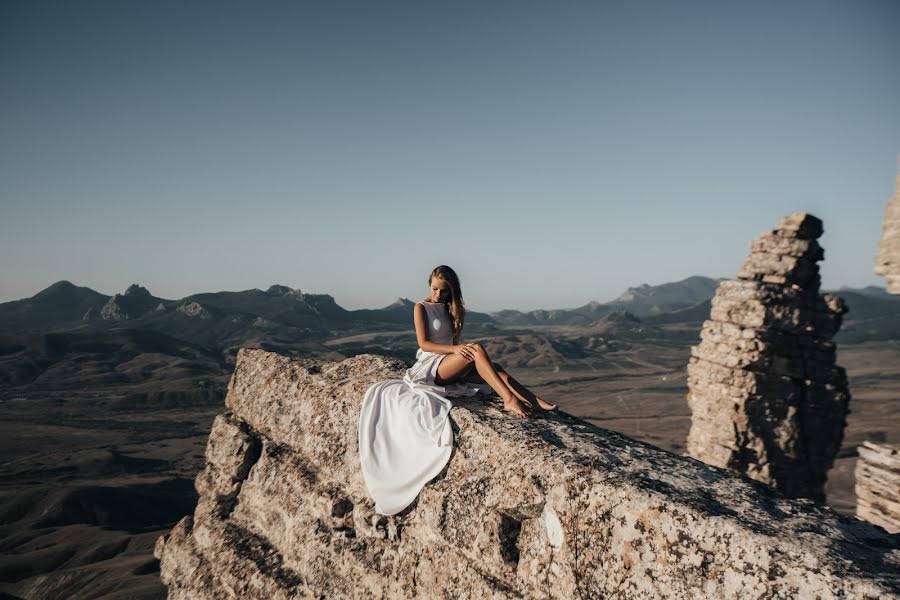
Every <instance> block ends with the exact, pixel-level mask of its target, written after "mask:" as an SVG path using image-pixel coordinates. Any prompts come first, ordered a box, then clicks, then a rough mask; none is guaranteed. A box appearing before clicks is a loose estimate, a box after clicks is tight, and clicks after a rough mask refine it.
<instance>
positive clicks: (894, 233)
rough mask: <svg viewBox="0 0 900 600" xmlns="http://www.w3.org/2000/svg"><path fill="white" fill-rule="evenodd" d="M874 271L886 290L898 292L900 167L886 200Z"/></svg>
mask: <svg viewBox="0 0 900 600" xmlns="http://www.w3.org/2000/svg"><path fill="white" fill-rule="evenodd" d="M898 163H900V159H898ZM898 167H900V164H898ZM875 272H876V273H878V274H879V275H882V276H884V278H885V283H886V284H887V291H889V292H890V293H892V294H900V168H898V173H897V185H896V190H895V192H894V195H893V197H892V198H891V199H890V200H888V204H887V208H886V209H885V211H884V228H883V230H882V232H881V242H880V243H879V244H878V257H877V258H876V259H875Z"/></svg>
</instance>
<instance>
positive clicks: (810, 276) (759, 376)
mask: <svg viewBox="0 0 900 600" xmlns="http://www.w3.org/2000/svg"><path fill="white" fill-rule="evenodd" d="M821 235H822V222H821V221H820V220H819V219H817V218H815V217H813V216H811V215H808V214H804V213H797V214H794V215H791V216H789V217H785V218H784V219H782V220H781V221H780V222H779V223H778V225H777V227H776V228H775V229H774V230H772V231H770V232H767V233H764V234H762V235H761V236H759V237H758V238H756V239H755V240H753V242H752V244H751V252H750V256H749V257H748V258H747V260H746V262H745V263H744V265H743V266H742V267H741V269H740V271H739V273H738V276H737V279H732V280H727V281H723V282H722V283H721V284H720V285H719V288H718V290H717V291H716V295H715V297H714V298H713V300H712V308H711V310H710V319H709V320H708V321H706V322H705V323H704V324H703V329H702V331H701V333H700V338H701V342H700V344H699V345H697V346H694V347H693V348H691V355H692V356H691V359H690V363H689V365H688V386H689V388H690V391H689V393H688V403H689V405H690V407H691V412H692V421H691V429H690V433H689V434H688V440H687V442H688V443H687V446H688V454H689V455H690V456H693V457H694V458H698V459H700V460H702V461H704V462H706V463H709V464H711V465H716V466H719V467H727V468H730V469H733V470H736V471H739V472H742V473H745V474H747V475H749V476H750V477H752V478H754V479H758V480H760V481H763V482H765V483H768V484H771V485H773V486H775V487H777V488H778V489H779V490H780V491H782V492H783V493H784V494H786V495H788V496H792V497H808V498H812V499H814V500H818V501H824V499H825V493H824V487H825V481H826V475H827V472H828V469H830V468H831V466H832V464H833V461H834V457H835V455H836V454H837V451H838V450H839V449H840V446H841V441H842V439H843V434H844V426H845V425H846V415H847V413H848V402H849V400H850V392H849V390H848V387H847V375H846V372H845V371H844V369H842V368H841V367H838V366H836V365H835V346H834V343H833V342H831V341H829V339H830V338H831V337H833V336H834V334H835V333H837V331H838V329H839V328H840V325H841V317H842V315H843V314H844V313H845V312H846V308H845V307H844V304H843V301H842V300H841V299H840V298H838V297H836V296H831V295H828V294H826V295H819V284H820V277H819V269H818V266H817V264H816V263H817V261H820V260H822V258H823V257H824V252H823V250H822V248H821V247H820V246H819V244H818V242H817V241H816V239H817V238H818V237H819V236H821Z"/></svg>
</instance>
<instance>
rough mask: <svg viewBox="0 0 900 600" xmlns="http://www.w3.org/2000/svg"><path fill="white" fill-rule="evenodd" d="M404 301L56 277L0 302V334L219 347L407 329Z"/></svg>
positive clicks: (479, 316) (475, 317) (485, 320)
mask: <svg viewBox="0 0 900 600" xmlns="http://www.w3.org/2000/svg"><path fill="white" fill-rule="evenodd" d="M412 307H413V302H412V301H411V300H409V299H406V298H398V299H397V301H396V302H394V303H392V304H390V305H389V306H386V307H384V308H381V309H362V310H346V309H344V308H342V307H341V306H339V305H338V304H337V303H336V302H335V300H334V298H333V297H332V296H330V295H328V294H304V293H302V292H301V291H300V290H297V289H292V288H290V287H288V286H284V285H272V286H270V287H269V288H268V289H267V290H266V291H262V290H260V289H251V290H243V291H239V292H206V293H197V294H191V295H190V296H185V297H184V298H181V299H180V300H167V299H164V298H159V297H156V296H154V295H153V294H151V293H150V291H149V290H147V289H146V288H144V287H142V286H140V285H138V284H132V285H130V286H129V287H128V289H127V290H125V292H124V293H122V294H115V295H113V296H107V295H105V294H100V293H98V292H95V291H94V290H91V289H89V288H84V287H77V286H75V285H73V284H71V283H70V282H68V281H60V282H57V283H55V284H53V285H51V286H50V287H48V288H47V289H45V290H43V291H41V292H39V293H37V294H35V295H34V296H32V297H31V298H26V299H23V300H16V301H14V302H6V303H2V304H0V335H3V334H6V335H21V334H28V333H52V332H101V331H111V330H115V329H118V328H121V327H127V328H129V329H141V330H149V331H156V332H158V333H162V334H165V335H168V336H171V337H174V338H178V339H182V340H186V341H189V342H191V343H195V344H201V345H204V346H208V347H211V348H216V349H219V350H221V349H223V348H231V347H237V346H241V345H248V344H253V343H269V345H270V346H272V345H275V346H277V345H279V344H292V343H299V342H310V341H314V340H321V339H325V338H328V337H330V336H332V335H334V334H336V333H341V332H346V331H354V330H363V331H365V330H378V329H385V328H388V329H390V328H392V327H394V328H401V327H403V328H407V327H412V323H413V313H412ZM466 322H467V324H491V323H493V319H492V318H491V317H490V316H488V315H487V314H484V313H479V312H475V311H469V312H468V313H467V314H466Z"/></svg>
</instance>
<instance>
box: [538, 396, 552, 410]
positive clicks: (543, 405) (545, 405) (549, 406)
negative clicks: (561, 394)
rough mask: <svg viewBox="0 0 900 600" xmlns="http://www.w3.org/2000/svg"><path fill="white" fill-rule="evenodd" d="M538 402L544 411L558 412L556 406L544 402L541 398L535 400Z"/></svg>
mask: <svg viewBox="0 0 900 600" xmlns="http://www.w3.org/2000/svg"><path fill="white" fill-rule="evenodd" d="M535 400H537V403H538V406H540V407H541V409H543V410H556V404H550V403H549V402H544V401H543V400H541V399H540V398H537V397H536V398H535Z"/></svg>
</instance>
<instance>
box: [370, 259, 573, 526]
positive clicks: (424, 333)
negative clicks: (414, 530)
mask: <svg viewBox="0 0 900 600" xmlns="http://www.w3.org/2000/svg"><path fill="white" fill-rule="evenodd" d="M428 284H429V285H430V286H431V294H430V296H429V298H430V299H429V300H423V301H422V302H418V303H416V305H415V307H414V309H413V311H414V312H413V316H414V321H415V325H416V338H417V339H418V340H419V350H418V351H417V352H416V364H414V365H413V366H412V367H410V368H409V369H407V371H406V374H405V375H404V377H403V379H402V380H400V379H388V380H385V381H379V382H378V383H375V384H373V385H371V386H370V387H369V389H367V390H366V395H365V397H364V398H363V401H362V406H361V407H360V413H359V460H360V464H361V467H362V474H363V479H364V480H365V482H366V487H367V488H368V490H369V494H370V495H371V496H372V499H373V500H374V501H375V511H376V512H378V513H380V514H383V515H394V514H397V513H399V512H400V511H402V510H404V509H406V508H407V507H408V506H409V505H410V504H411V503H412V502H413V501H414V500H415V499H416V497H417V496H418V495H419V492H420V491H421V490H422V487H423V486H424V485H425V484H426V483H428V482H429V481H431V480H432V479H434V477H435V476H436V475H437V474H438V473H440V472H441V470H442V469H443V468H444V466H445V465H446V464H447V461H448V460H450V454H451V453H452V450H453V428H452V427H451V426H450V409H451V408H452V406H453V405H452V404H451V402H450V400H448V397H452V396H472V395H474V394H477V393H479V392H485V393H490V392H491V391H492V390H493V391H495V392H496V393H497V394H498V395H499V396H500V397H501V398H502V399H503V407H504V409H505V410H507V411H509V412H510V413H513V414H515V415H519V416H522V417H525V416H528V415H530V414H531V413H532V412H534V411H535V410H553V409H555V408H556V405H554V404H548V403H547V402H544V401H543V400H542V399H540V398H538V397H537V396H535V395H534V394H533V393H531V392H530V391H528V389H526V388H525V386H523V385H522V384H521V383H519V382H518V381H516V380H515V379H513V378H512V377H511V376H510V375H509V374H508V373H507V372H506V371H504V369H503V367H501V366H500V365H497V364H495V363H492V362H491V360H490V358H489V357H488V355H487V352H485V351H484V348H483V347H482V346H481V344H460V343H459V339H460V334H461V332H462V326H463V321H464V320H465V314H466V312H465V308H464V307H463V301H462V292H461V291H460V287H459V278H458V277H457V276H456V273H454V272H453V269H451V268H450V267H448V266H446V265H441V266H439V267H437V268H436V269H435V270H434V271H432V272H431V275H430V276H429V277H428Z"/></svg>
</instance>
